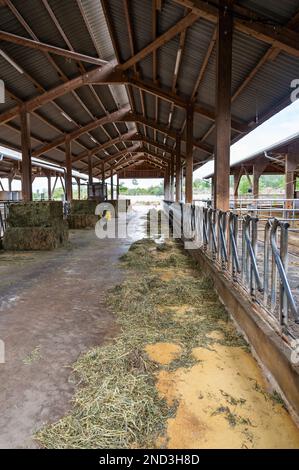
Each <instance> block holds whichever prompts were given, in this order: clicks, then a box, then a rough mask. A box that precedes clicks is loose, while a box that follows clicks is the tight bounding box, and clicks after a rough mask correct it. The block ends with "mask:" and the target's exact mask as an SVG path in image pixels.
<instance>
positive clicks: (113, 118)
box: [32, 106, 130, 157]
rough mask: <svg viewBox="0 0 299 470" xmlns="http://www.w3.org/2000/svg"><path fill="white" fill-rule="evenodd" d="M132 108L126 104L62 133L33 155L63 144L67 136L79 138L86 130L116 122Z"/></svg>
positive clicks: (35, 155) (38, 154)
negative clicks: (71, 130) (77, 127)
mask: <svg viewBox="0 0 299 470" xmlns="http://www.w3.org/2000/svg"><path fill="white" fill-rule="evenodd" d="M129 110H130V107H129V106H124V107H122V108H120V109H118V110H117V111H115V112H114V113H110V114H107V115H105V116H103V117H101V118H99V119H97V120H95V121H92V122H90V123H89V124H86V125H85V126H82V127H81V128H79V129H76V130H75V131H73V132H70V133H69V134H62V135H61V136H59V137H58V138H57V139H54V140H53V141H52V142H49V143H47V144H45V145H43V146H41V147H39V148H38V149H36V150H35V151H34V152H33V153H32V156H34V157H39V156H40V155H42V154H44V153H46V152H49V150H52V149H54V148H56V147H58V146H59V145H61V144H63V143H64V142H65V140H66V136H69V138H70V140H74V139H77V138H78V137H80V136H81V135H83V134H85V133H86V132H89V131H92V130H94V129H96V128H97V127H100V126H103V125H104V124H108V123H109V122H115V121H117V120H118V119H119V118H123V117H124V116H125V115H126V113H127V112H128V111H129Z"/></svg>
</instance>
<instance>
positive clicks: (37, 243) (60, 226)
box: [3, 221, 68, 251]
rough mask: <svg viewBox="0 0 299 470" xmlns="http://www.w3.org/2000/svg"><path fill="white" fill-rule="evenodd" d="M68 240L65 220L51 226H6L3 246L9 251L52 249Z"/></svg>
mask: <svg viewBox="0 0 299 470" xmlns="http://www.w3.org/2000/svg"><path fill="white" fill-rule="evenodd" d="M67 240H68V227H67V224H66V223H65V221H61V222H57V223H56V224H55V225H53V226H52V227H8V228H7V229H6V231H5V234H4V238H3V247H4V249H5V250H9V251H34V250H53V249H55V248H58V247H59V246H61V245H64V244H65V243H66V242H67Z"/></svg>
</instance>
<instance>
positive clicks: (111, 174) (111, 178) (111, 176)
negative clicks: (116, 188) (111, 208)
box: [110, 167, 114, 200]
mask: <svg viewBox="0 0 299 470" xmlns="http://www.w3.org/2000/svg"><path fill="white" fill-rule="evenodd" d="M110 185H111V200H112V199H113V196H114V194H113V167H111V173H110Z"/></svg>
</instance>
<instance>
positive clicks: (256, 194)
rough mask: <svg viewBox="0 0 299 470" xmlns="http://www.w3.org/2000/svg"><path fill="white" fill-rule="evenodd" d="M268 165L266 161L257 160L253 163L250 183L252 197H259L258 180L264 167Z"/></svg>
mask: <svg viewBox="0 0 299 470" xmlns="http://www.w3.org/2000/svg"><path fill="white" fill-rule="evenodd" d="M267 165H268V162H267V161H263V160H261V161H259V162H258V163H255V164H254V165H253V185H252V190H253V198H254V199H258V198H259V181H260V177H261V176H262V174H263V173H264V171H265V169H266V167H267Z"/></svg>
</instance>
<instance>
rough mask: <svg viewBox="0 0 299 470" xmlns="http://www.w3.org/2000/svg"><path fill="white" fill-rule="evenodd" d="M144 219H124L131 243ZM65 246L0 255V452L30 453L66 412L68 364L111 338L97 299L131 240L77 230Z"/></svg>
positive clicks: (108, 319) (116, 276) (116, 274)
mask: <svg viewBox="0 0 299 470" xmlns="http://www.w3.org/2000/svg"><path fill="white" fill-rule="evenodd" d="M146 212H147V209H146V208H144V210H143V211H142V210H141V211H140V210H139V213H136V212H133V214H132V215H131V216H130V219H131V220H130V223H131V224H132V223H133V224H135V227H136V230H135V235H134V236H135V239H137V238H141V237H142V236H143V224H144V221H143V220H142V218H140V215H144V214H145V213H146ZM143 213H144V214H143ZM70 242H71V244H70V245H71V246H70V247H69V248H63V249H59V250H56V251H53V252H47V253H39V252H30V253H19V254H10V253H0V279H1V283H0V339H1V340H3V341H4V342H5V363H4V364H0V384H1V385H0V410H1V413H0V430H1V431H0V448H32V447H35V446H36V444H35V442H34V440H33V439H32V436H33V434H34V432H35V431H36V430H38V429H39V428H40V427H41V426H42V425H43V424H44V423H48V422H53V421H55V420H57V419H58V418H59V417H61V416H62V415H63V414H64V413H65V412H66V411H67V410H68V409H69V408H70V406H71V403H70V401H71V399H72V396H73V392H74V385H73V383H72V380H71V369H70V367H71V365H72V364H73V363H74V362H75V361H76V359H77V357H78V356H79V355H80V354H81V353H82V352H84V351H86V350H88V349H90V348H91V347H92V346H94V345H100V344H102V343H103V342H104V341H107V340H108V339H109V338H111V337H113V335H114V334H115V333H116V326H115V323H114V319H113V317H112V315H111V313H110V312H109V311H108V310H107V308H106V306H105V301H104V297H105V293H106V291H107V289H109V288H111V287H113V286H114V285H115V284H117V283H119V282H120V280H121V278H122V275H123V274H122V271H121V270H120V269H119V267H118V258H119V256H120V255H121V254H122V253H124V252H125V251H126V250H127V249H128V246H129V245H130V243H131V242H132V240H124V239H123V240H118V239H115V240H99V239H97V238H96V236H95V233H94V231H93V230H86V231H84V230H80V231H73V232H71V233H70Z"/></svg>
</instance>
